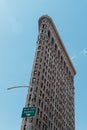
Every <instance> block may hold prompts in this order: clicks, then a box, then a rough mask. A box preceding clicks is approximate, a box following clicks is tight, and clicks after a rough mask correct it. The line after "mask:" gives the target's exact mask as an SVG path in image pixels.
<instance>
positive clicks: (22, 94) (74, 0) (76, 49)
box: [0, 0, 87, 130]
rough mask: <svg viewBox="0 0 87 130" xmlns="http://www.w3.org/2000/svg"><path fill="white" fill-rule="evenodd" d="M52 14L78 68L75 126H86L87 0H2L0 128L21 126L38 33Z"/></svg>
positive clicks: (85, 128) (78, 129) (78, 128)
mask: <svg viewBox="0 0 87 130" xmlns="http://www.w3.org/2000/svg"><path fill="white" fill-rule="evenodd" d="M45 14H47V15H49V16H50V17H51V18H52V19H53V21H54V23H55V26H56V28H57V30H58V32H59V34H60V37H61V39H62V41H63V43H64V46H65V48H66V49H67V52H68V54H69V55H70V58H71V60H72V62H73V64H74V66H75V68H76V72H77V75H76V76H75V127H76V130H87V0H61V1H60V0H50V1H49V0H0V130H20V127H21V121H22V119H21V113H22V108H23V107H24V106H25V101H26V96H27V88H21V89H14V90H10V91H7V90H6V89H7V88H8V87H13V86H18V85H29V80H30V75H31V71H32V65H33V61H34V55H35V49H36V41H37V36H38V19H39V17H41V16H42V15H45Z"/></svg>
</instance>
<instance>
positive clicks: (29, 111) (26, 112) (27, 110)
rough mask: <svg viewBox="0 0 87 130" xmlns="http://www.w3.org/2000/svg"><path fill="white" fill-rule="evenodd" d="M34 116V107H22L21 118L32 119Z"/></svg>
mask: <svg viewBox="0 0 87 130" xmlns="http://www.w3.org/2000/svg"><path fill="white" fill-rule="evenodd" d="M35 114H36V107H34V106H33V107H24V108H23V111H22V115H21V117H22V118H26V117H30V118H31V117H34V116H35Z"/></svg>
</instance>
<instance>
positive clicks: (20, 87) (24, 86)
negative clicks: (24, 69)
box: [7, 86, 29, 90]
mask: <svg viewBox="0 0 87 130" xmlns="http://www.w3.org/2000/svg"><path fill="white" fill-rule="evenodd" d="M15 88H29V86H15V87H10V88H7V90H11V89H15Z"/></svg>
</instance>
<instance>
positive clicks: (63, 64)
mask: <svg viewBox="0 0 87 130" xmlns="http://www.w3.org/2000/svg"><path fill="white" fill-rule="evenodd" d="M38 25H39V33H38V39H37V43H36V53H35V58H34V64H33V69H32V73H31V78H30V84H29V90H28V94H27V99H26V106H36V107H37V111H36V115H35V117H33V118H23V120H22V125H21V130H75V112H74V76H75V74H76V71H75V68H74V66H73V64H72V62H71V60H70V58H69V55H68V54H67V51H66V49H65V47H64V45H63V43H62V40H61V38H60V36H59V34H58V31H57V29H56V27H55V25H54V23H53V21H52V19H51V18H50V17H49V16H47V15H46V16H42V17H41V18H40V19H39V21H38Z"/></svg>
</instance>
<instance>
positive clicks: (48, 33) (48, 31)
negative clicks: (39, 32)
mask: <svg viewBox="0 0 87 130" xmlns="http://www.w3.org/2000/svg"><path fill="white" fill-rule="evenodd" d="M48 37H49V38H50V30H48Z"/></svg>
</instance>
